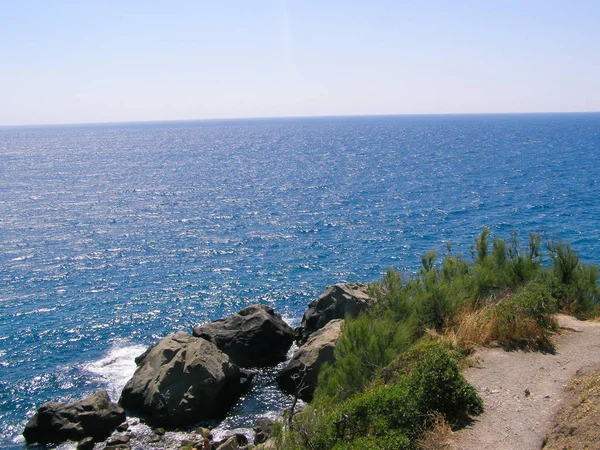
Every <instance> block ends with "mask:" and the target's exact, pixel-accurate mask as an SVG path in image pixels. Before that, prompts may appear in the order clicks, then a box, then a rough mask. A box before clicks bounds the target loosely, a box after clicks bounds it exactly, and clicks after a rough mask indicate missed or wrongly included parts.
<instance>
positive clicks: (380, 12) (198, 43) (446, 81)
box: [0, 0, 600, 125]
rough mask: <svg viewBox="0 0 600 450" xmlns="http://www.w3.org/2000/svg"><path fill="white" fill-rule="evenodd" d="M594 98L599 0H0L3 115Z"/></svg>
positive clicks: (167, 114)
mask: <svg viewBox="0 0 600 450" xmlns="http://www.w3.org/2000/svg"><path fill="white" fill-rule="evenodd" d="M545 111H600V1H598V0H590V1H581V0H570V1H568V0H565V1H553V0H544V1H542V0H520V1H513V0H489V1H483V0H472V1H463V0H448V1H442V0H437V1H436V0H429V1H428V0H422V1H416V0H414V1H401V0H396V1H393V0H389V1H388V0H364V1H352V0H344V1H341V0H318V1H317V0H314V1H313V0H287V1H285V0H271V1H268V0H237V1H236V0H215V1H202V0H194V1H186V0H181V1H173V2H168V1H164V0H161V1H153V0H129V1H128V0H119V1H111V0H102V1H100V0H98V1H95V0H77V1H67V0H63V1H59V0H56V1H51V0H39V1H28V0H11V1H5V0H0V125H11V124H35V123H79V122H114V121H136V120H176V119H203V118H227V117H273V116H307V115H347V114H351V115H361V114H421V113H479V112H545Z"/></svg>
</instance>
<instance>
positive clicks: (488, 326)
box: [445, 307, 496, 350]
mask: <svg viewBox="0 0 600 450" xmlns="http://www.w3.org/2000/svg"><path fill="white" fill-rule="evenodd" d="M492 311H493V308H492V307H485V308H483V309H479V310H473V309H472V308H465V309H462V310H460V311H459V312H458V313H457V314H456V316H455V317H454V320H453V322H454V325H453V326H450V327H448V328H447V329H446V333H445V334H446V337H447V339H449V340H450V341H451V342H453V343H454V344H455V345H458V346H459V347H462V348H465V349H468V350H470V349H472V348H473V347H474V346H476V345H489V344H491V343H492V341H493V340H494V329H495V328H496V327H495V323H494V320H493V314H492Z"/></svg>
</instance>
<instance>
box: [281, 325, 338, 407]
mask: <svg viewBox="0 0 600 450" xmlns="http://www.w3.org/2000/svg"><path fill="white" fill-rule="evenodd" d="M343 323H344V321H343V320H341V319H335V320H332V321H330V322H328V323H327V325H325V326H324V327H323V328H321V329H320V330H319V331H317V332H316V333H313V334H312V335H311V336H310V337H309V338H308V341H307V342H306V343H305V344H304V345H303V346H302V347H300V348H299V349H298V350H297V351H296V353H294V356H293V357H292V359H291V360H290V362H289V363H288V365H287V366H286V367H285V368H284V369H283V370H282V371H281V372H279V373H278V374H277V384H279V387H281V389H282V390H283V391H285V392H287V393H288V394H292V395H297V396H298V398H300V399H302V400H304V401H307V402H309V401H311V400H312V398H313V395H314V393H315V389H316V387H317V381H318V379H319V372H320V370H321V367H323V364H325V363H327V362H333V361H334V360H335V355H334V349H335V344H336V343H337V340H338V338H339V337H340V335H341V334H342V325H343Z"/></svg>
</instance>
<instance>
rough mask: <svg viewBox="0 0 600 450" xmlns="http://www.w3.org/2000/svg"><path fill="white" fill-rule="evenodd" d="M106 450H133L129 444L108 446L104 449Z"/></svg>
mask: <svg viewBox="0 0 600 450" xmlns="http://www.w3.org/2000/svg"><path fill="white" fill-rule="evenodd" d="M104 450H131V445H129V444H115V445H107V446H106V447H104Z"/></svg>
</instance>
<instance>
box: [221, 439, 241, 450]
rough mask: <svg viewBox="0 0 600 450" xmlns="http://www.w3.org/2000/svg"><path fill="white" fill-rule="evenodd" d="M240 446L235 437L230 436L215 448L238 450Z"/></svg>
mask: <svg viewBox="0 0 600 450" xmlns="http://www.w3.org/2000/svg"><path fill="white" fill-rule="evenodd" d="M239 448H240V446H239V444H238V440H237V438H236V437H235V436H231V437H230V438H229V439H227V440H226V441H225V442H223V443H222V444H220V445H219V446H218V447H217V450H239Z"/></svg>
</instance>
